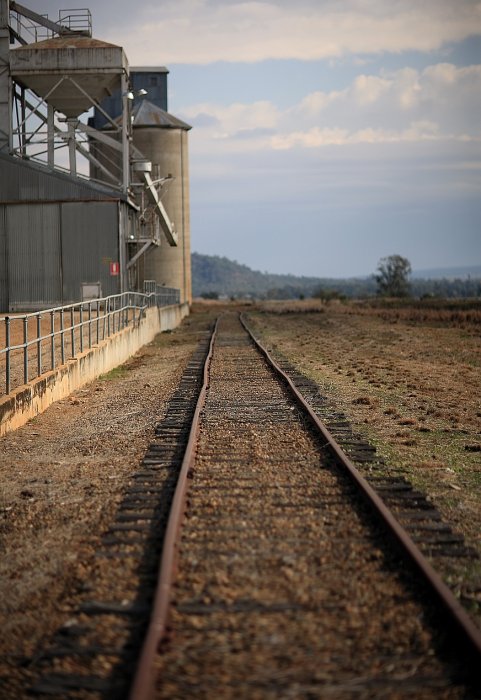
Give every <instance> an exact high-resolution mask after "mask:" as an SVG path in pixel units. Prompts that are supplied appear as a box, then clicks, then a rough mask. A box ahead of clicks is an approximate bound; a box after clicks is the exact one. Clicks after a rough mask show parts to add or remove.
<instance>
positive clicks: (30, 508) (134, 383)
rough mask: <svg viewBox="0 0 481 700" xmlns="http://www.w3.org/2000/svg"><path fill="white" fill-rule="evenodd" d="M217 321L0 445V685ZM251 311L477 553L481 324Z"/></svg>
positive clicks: (470, 585) (169, 339) (61, 596)
mask: <svg viewBox="0 0 481 700" xmlns="http://www.w3.org/2000/svg"><path fill="white" fill-rule="evenodd" d="M221 310H222V307H221V305H216V304H209V305H205V306H197V307H196V308H195V309H194V313H193V314H192V315H191V316H190V317H189V318H187V319H185V320H184V322H183V324H182V326H181V327H180V328H179V329H176V330H175V331H173V332H172V333H165V334H162V335H160V336H158V337H157V338H156V340H155V341H154V342H153V343H152V344H150V345H148V346H146V347H144V348H143V349H142V350H141V351H140V352H139V353H138V354H137V355H136V356H135V357H134V358H132V359H131V360H130V361H129V362H128V363H127V364H126V365H124V366H122V368H119V369H117V370H115V371H113V372H111V373H110V374H109V375H106V376H105V377H103V378H101V379H99V380H97V381H96V382H93V383H92V384H90V385H88V386H87V387H85V388H84V389H83V390H81V391H78V392H76V393H75V394H74V395H72V396H71V397H69V398H68V399H65V400H63V401H60V402H58V403H56V404H54V405H53V406H51V407H50V408H49V409H48V410H47V411H46V412H45V413H44V414H42V415H41V416H38V417H37V418H36V419H34V420H32V421H31V422H30V423H28V424H27V425H26V426H24V427H22V428H20V429H19V430H17V431H16V432H13V433H11V434H9V435H7V436H6V437H4V438H1V439H0V552H1V558H0V625H1V629H2V634H1V635H0V657H1V660H0V688H1V687H2V682H3V684H5V683H9V682H10V681H11V679H12V678H15V677H18V678H19V684H18V686H17V687H20V686H21V685H22V680H21V678H22V676H23V675H24V674H25V669H28V664H29V661H30V660H31V659H32V658H33V657H34V656H35V654H36V652H37V650H38V649H39V648H40V647H41V646H42V642H43V640H45V639H48V638H49V636H50V635H51V634H52V633H53V632H54V631H55V630H56V629H58V627H59V626H61V625H62V624H64V623H65V620H68V618H69V615H70V611H71V608H70V603H69V601H70V599H71V597H72V596H73V595H74V594H75V592H76V591H78V590H79V588H81V587H82V586H83V585H84V584H85V582H86V581H87V580H88V575H89V567H91V563H92V561H93V558H94V556H95V551H96V548H97V547H98V543H99V541H100V537H101V534H102V532H103V531H105V530H106V529H107V524H108V523H109V521H110V520H112V518H113V514H114V513H115V511H116V509H117V505H118V503H119V502H120V500H121V496H122V493H123V490H124V489H125V487H126V484H128V481H129V475H130V474H131V473H132V472H133V471H135V469H136V468H137V466H138V463H139V460H140V459H141V457H142V455H143V453H144V452H145V450H146V448H147V445H148V444H149V442H150V440H151V437H152V434H153V429H154V426H155V424H156V423H157V422H158V421H159V420H160V419H161V418H162V416H163V414H164V411H165V408H166V405H167V402H168V399H169V397H170V396H171V394H172V392H173V390H174V388H175V387H176V385H177V383H178V381H179V379H180V377H181V374H182V371H183V369H184V367H185V365H186V363H187V361H188V358H189V356H190V354H191V352H192V351H193V350H194V348H195V347H196V345H197V342H198V340H199V339H200V337H201V336H202V334H203V333H205V331H206V328H207V326H208V324H209V323H210V322H211V320H212V319H213V318H214V316H215V315H217V313H218V312H220V311H221ZM245 310H246V311H247V312H248V313H249V316H250V318H251V320H252V324H253V326H255V328H256V329H257V330H258V331H259V332H260V333H262V335H263V338H264V340H265V341H266V344H267V345H270V346H271V347H273V348H274V349H276V351H278V352H282V353H283V354H285V355H286V356H287V357H288V358H289V359H290V360H291V362H293V363H294V364H296V365H297V366H298V367H299V368H300V369H301V370H302V371H303V372H305V373H306V374H307V375H309V376H310V377H312V378H313V379H314V380H315V381H316V382H317V383H318V384H319V386H320V387H321V389H322V391H323V393H324V394H326V395H327V396H329V398H330V400H332V402H333V403H335V404H336V405H338V406H339V407H340V408H341V409H342V410H343V411H344V412H345V413H346V415H347V416H348V417H349V419H350V420H351V421H352V423H353V424H354V426H355V428H356V429H358V430H359V431H360V432H362V433H363V434H364V435H366V436H367V437H368V438H369V440H370V441H371V442H373V443H374V444H375V445H376V446H377V448H378V451H379V452H380V454H381V455H382V456H383V457H384V458H385V460H386V462H388V463H392V464H397V465H399V466H402V467H403V468H404V469H405V471H406V474H407V476H408V478H410V479H411V481H412V482H413V483H414V484H415V485H417V486H420V487H421V488H422V489H423V490H424V491H425V492H427V493H428V494H429V497H430V498H431V499H432V501H433V502H434V503H435V505H436V506H437V507H438V508H439V509H440V511H441V512H442V513H443V515H444V516H445V518H446V520H447V521H448V522H449V523H450V524H451V525H453V526H454V528H455V529H456V530H458V531H459V532H462V533H463V534H464V535H465V537H466V540H467V542H468V543H469V544H470V545H472V546H473V547H475V548H476V549H477V550H478V551H479V552H480V554H481V463H480V451H481V405H480V403H479V396H480V395H481V375H480V371H479V369H480V365H481V343H480V335H481V326H480V325H479V324H476V323H471V322H470V321H467V322H465V323H464V324H459V323H455V322H450V321H449V320H446V319H445V320H442V321H440V320H437V321H436V320H433V318H428V319H420V318H417V319H416V317H414V318H409V317H400V315H399V314H396V313H394V312H393V314H391V315H389V313H388V314H384V315H383V314H379V313H378V312H377V311H375V310H374V311H372V312H367V311H366V310H362V309H356V308H353V307H348V306H346V307H344V306H336V305H327V306H322V307H316V310H315V311H314V312H312V313H305V312H304V311H303V310H301V311H299V310H298V311H297V312H296V313H281V312H280V311H281V310H282V309H281V307H278V306H274V307H272V306H271V307H269V308H268V311H266V310H265V309H264V310H262V309H257V308H256V309H255V308H254V307H253V306H251V307H249V308H247V309H245ZM463 566H465V564H462V563H461V564H460V568H459V570H458V571H456V573H455V575H454V576H453V578H452V580H451V581H449V583H450V585H452V587H453V588H454V589H455V590H457V591H458V593H459V595H460V596H462V599H463V602H466V601H467V602H468V603H469V602H470V603H471V604H472V605H474V606H476V605H478V609H479V607H481V568H480V565H479V563H475V564H472V565H470V568H469V570H465V569H463ZM14 685H15V684H14ZM12 687H13V686H12ZM2 697H16V698H19V697H22V695H21V694H19V693H18V692H17V691H16V692H15V694H10V695H9V694H3V695H2Z"/></svg>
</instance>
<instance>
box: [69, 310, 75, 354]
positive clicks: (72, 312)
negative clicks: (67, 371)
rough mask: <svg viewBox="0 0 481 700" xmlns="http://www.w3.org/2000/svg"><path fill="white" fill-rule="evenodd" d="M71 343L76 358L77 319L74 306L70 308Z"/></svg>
mask: <svg viewBox="0 0 481 700" xmlns="http://www.w3.org/2000/svg"><path fill="white" fill-rule="evenodd" d="M70 341H71V343H70V344H71V346H72V358H74V357H75V317H74V311H73V306H71V307H70Z"/></svg>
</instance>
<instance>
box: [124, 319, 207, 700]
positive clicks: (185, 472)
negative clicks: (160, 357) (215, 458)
mask: <svg viewBox="0 0 481 700" xmlns="http://www.w3.org/2000/svg"><path fill="white" fill-rule="evenodd" d="M218 323H219V319H217V321H216V323H215V326H214V329H213V332H212V336H211V339H210V344H209V350H208V353H207V356H206V359H205V362H204V369H203V382H202V387H201V390H200V392H199V397H198V399H197V404H196V408H195V412H194V417H193V419H192V423H191V427H190V431H189V438H188V441H187V446H186V448H185V453H184V457H183V459H182V464H181V467H180V471H179V478H178V480H177V485H176V487H175V492H174V497H173V500H172V507H171V509H170V512H169V518H168V521H167V528H166V532H165V538H164V542H163V546H162V557H161V561H160V567H159V575H158V582H157V587H156V590H155V595H154V604H153V610H152V615H151V618H150V623H149V626H148V629H147V634H146V636H145V639H144V643H143V645H142V649H141V652H140V656H139V661H138V663H137V669H136V672H135V675H134V680H133V683H132V686H131V689H130V693H129V699H130V700H148V699H149V698H152V697H153V693H154V683H155V676H154V672H153V665H154V664H153V662H154V659H155V656H156V654H157V651H158V648H159V644H160V642H161V641H162V639H163V638H164V637H165V634H166V631H167V620H168V615H169V604H170V598H171V591H172V586H173V583H174V579H175V571H176V565H177V550H178V543H179V535H180V529H181V525H182V520H183V517H184V512H185V499H186V495H187V491H188V482H189V474H190V470H191V468H192V465H193V462H194V459H195V453H196V449H197V438H198V434H199V427H200V415H201V412H202V410H203V408H204V405H205V399H206V395H207V390H208V388H209V381H210V365H211V360H212V355H213V352H214V342H215V339H216V335H217V327H218Z"/></svg>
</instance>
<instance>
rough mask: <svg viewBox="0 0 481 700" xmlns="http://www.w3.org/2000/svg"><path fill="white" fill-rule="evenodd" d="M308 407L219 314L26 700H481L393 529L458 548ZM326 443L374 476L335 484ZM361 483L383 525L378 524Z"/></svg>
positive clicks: (460, 649)
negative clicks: (94, 572)
mask: <svg viewBox="0 0 481 700" xmlns="http://www.w3.org/2000/svg"><path fill="white" fill-rule="evenodd" d="M205 360H207V363H206V365H205V366H204V362H205ZM283 371H284V376H283V375H282V372H283ZM286 371H287V372H288V374H289V377H288V376H286V375H285V372H286ZM279 373H281V374H279ZM291 377H292V379H293V380H294V381H292V379H291ZM289 382H291V384H292V385H291V386H289ZM294 384H295V386H294ZM296 387H297V389H296ZM299 390H300V391H301V393H302V394H303V395H306V396H307V397H308V398H309V402H310V404H312V405H313V406H314V408H315V411H314V410H313V409H312V408H311V409H308V410H307V412H306V409H305V408H303V407H301V405H300V404H299V402H298V399H299V397H296V396H295V392H296V391H297V392H299ZM199 392H200V396H199ZM196 401H197V404H196ZM316 402H318V398H316V392H315V387H313V386H312V385H311V384H309V383H308V382H306V380H305V378H303V377H302V376H301V375H296V373H295V371H294V370H293V368H291V367H288V366H286V365H283V367H282V368H281V367H279V366H277V369H276V370H273V368H272V366H271V365H270V363H269V361H268V359H267V358H266V357H265V354H264V353H263V349H262V347H260V348H257V347H256V346H255V344H254V342H253V340H252V338H251V337H250V336H249V334H248V332H247V330H246V329H245V327H244V326H243V325H242V323H241V321H240V319H239V318H238V317H237V315H234V314H226V315H225V316H224V317H222V318H221V319H220V321H219V323H218V327H217V330H216V335H215V341H214V339H213V340H212V341H211V345H210V349H209V339H208V338H207V337H206V339H205V340H204V341H202V343H201V344H200V345H199V348H198V350H197V352H196V353H195V354H194V356H193V357H192V360H191V362H190V363H189V366H188V367H187V370H186V372H185V373H184V376H183V379H182V382H181V384H180V386H179V388H178V390H177V391H176V393H175V394H174V396H173V397H172V399H171V401H170V403H169V408H168V411H167V414H166V417H165V419H164V420H163V421H162V422H161V423H160V424H159V426H158V427H157V429H156V436H155V439H154V440H153V442H152V444H151V446H150V448H149V450H148V451H147V453H146V455H145V457H144V459H143V461H142V464H141V465H140V467H139V469H138V470H137V471H136V472H135V473H134V474H133V475H132V479H131V486H130V488H129V490H128V491H127V492H126V493H125V497H124V500H123V502H122V504H121V506H120V508H119V511H118V514H117V519H116V521H115V522H114V523H112V525H111V527H110V528H109V531H108V532H106V533H105V535H104V537H103V548H102V550H101V551H99V552H98V558H99V559H100V560H104V561H105V560H106V561H108V562H111V565H112V568H113V569H114V570H115V571H118V575H117V576H116V583H115V585H112V583H111V582H108V581H105V582H104V584H103V585H102V581H97V582H96V585H94V583H93V582H92V586H91V588H90V589H89V590H87V591H86V592H85V594H84V596H83V600H82V603H81V605H80V606H79V609H78V614H77V615H76V616H75V618H74V620H73V621H72V620H71V621H69V623H68V624H66V626H65V628H63V629H61V630H59V633H58V635H56V637H55V639H54V640H52V642H51V644H50V647H48V648H46V649H45V650H44V652H43V653H42V654H41V656H40V658H39V659H38V660H37V662H36V665H35V668H34V669H33V676H34V677H36V680H35V682H34V683H33V684H32V687H31V689H30V691H31V693H33V694H35V695H37V696H40V697H42V698H43V697H52V696H57V697H61V698H69V699H70V698H71V699H72V700H73V699H77V698H79V699H80V698H89V699H90V698H115V700H119V699H120V698H126V697H130V699H131V700H143V699H144V698H151V697H152V698H156V699H160V698H169V699H170V700H173V699H175V698H179V699H182V700H184V698H209V699H210V698H222V699H227V698H234V697H235V698H245V699H249V700H251V699H252V700H256V699H257V698H259V699H262V700H268V699H270V698H276V699H277V698H330V697H333V698H351V697H352V698H381V697H382V698H416V699H418V698H436V699H438V698H440V699H442V698H446V699H448V698H449V699H450V700H451V699H454V698H476V697H481V694H480V693H479V688H478V687H477V686H476V683H479V668H480V667H481V666H480V660H481V641H480V635H479V632H478V631H477V629H476V628H475V627H474V625H473V624H472V622H471V621H470V620H469V619H468V618H467V616H466V614H465V613H463V611H462V610H461V609H460V608H459V606H458V605H457V603H456V601H455V600H454V599H453V597H452V596H450V594H449V591H446V590H445V588H444V586H443V584H442V583H441V582H440V580H439V579H438V578H437V576H436V574H434V572H432V570H431V569H430V567H429V566H427V567H426V566H425V560H424V557H423V556H422V554H421V553H420V551H419V550H418V549H414V550H413V551H414V555H413V553H412V552H411V554H410V555H409V556H408V555H407V554H406V553H405V551H404V545H405V544H406V543H405V542H404V540H405V539H407V540H408V541H410V538H409V537H408V536H407V534H406V532H405V530H402V531H401V534H400V533H399V532H397V531H396V530H397V528H398V525H397V520H401V521H402V522H403V524H404V526H405V528H407V530H409V532H410V533H411V538H414V539H418V540H421V541H420V545H421V548H422V549H423V550H424V552H425V553H433V552H434V553H437V554H438V555H440V556H441V555H444V556H458V555H459V556H461V555H462V554H463V552H464V553H465V550H464V549H463V547H464V545H463V543H462V542H459V541H458V540H457V539H456V537H455V536H452V533H451V532H450V530H449V528H448V529H446V525H445V524H444V523H442V522H441V521H440V519H439V518H438V516H437V512H436V511H435V510H434V509H433V508H432V506H431V505H430V504H429V503H428V502H427V501H426V500H425V499H424V500H423V498H424V497H423V496H422V494H418V493H416V492H415V491H413V489H412V488H411V487H410V485H409V484H407V483H406V482H404V481H403V480H402V478H400V476H399V475H397V474H395V473H393V474H392V475H390V476H389V475H388V476H386V473H385V470H384V469H383V470H382V473H383V476H382V477H381V476H379V474H378V471H377V467H379V463H378V459H377V457H376V455H375V454H373V452H372V449H371V448H369V446H366V445H363V444H362V443H360V442H359V441H358V440H356V439H355V437H354V436H353V434H352V432H351V431H350V428H349V426H348V425H347V423H346V422H345V421H344V419H343V417H342V416H339V415H337V414H335V413H332V411H329V409H328V407H326V406H325V405H323V404H322V401H321V402H320V403H316ZM309 410H310V413H309ZM318 414H325V415H323V418H325V419H326V421H327V423H328V424H329V429H330V432H327V430H326V428H325V426H324V424H321V425H319V418H318ZM332 434H335V436H336V440H339V441H340V442H343V443H344V445H343V447H344V449H345V450H348V451H350V452H351V458H352V459H356V460H358V461H359V462H361V463H362V464H364V465H366V464H367V465H369V466H368V472H369V475H370V476H369V483H367V482H365V481H364V479H363V478H362V477H360V476H359V475H358V474H357V471H356V473H354V478H353V473H352V472H353V465H352V462H351V461H350V460H349V459H348V460H347V464H348V470H347V472H346V465H345V464H344V465H341V461H342V460H344V462H346V459H345V456H343V454H341V451H340V449H339V448H338V446H337V443H336V442H335V441H334V440H333V438H332ZM350 472H351V473H350ZM369 484H370V485H369ZM372 486H374V487H375V488H376V492H377V493H380V494H382V495H383V497H384V499H385V500H386V502H388V503H389V506H390V507H391V508H392V509H393V510H394V511H395V512H396V520H395V519H394V518H393V516H392V515H391V513H390V511H388V512H387V513H383V514H382V516H380V515H379V514H378V513H377V512H376V511H375V509H374V510H373V506H372V505H371V503H370V499H371V497H372V496H374V500H375V501H376V500H378V496H377V495H376V494H373V493H371V491H372V488H371V487H372ZM360 487H361V488H360ZM378 505H379V504H378ZM383 508H384V506H383V505H382V504H381V510H383ZM386 520H387V524H386ZM410 546H411V545H410V544H409V542H408V549H409V548H410ZM160 555H162V563H161V567H160V571H159V572H157V569H158V564H157V558H158V557H159V556H160ZM413 556H414V559H413ZM100 570H101V571H104V570H105V567H101V568H100ZM157 573H158V574H159V575H158V576H157ZM426 575H427V578H426ZM152 603H153V612H151V610H152ZM149 620H150V623H149ZM142 640H143V641H142ZM139 649H141V652H140V655H139V654H138V652H139ZM132 679H133V680H132Z"/></svg>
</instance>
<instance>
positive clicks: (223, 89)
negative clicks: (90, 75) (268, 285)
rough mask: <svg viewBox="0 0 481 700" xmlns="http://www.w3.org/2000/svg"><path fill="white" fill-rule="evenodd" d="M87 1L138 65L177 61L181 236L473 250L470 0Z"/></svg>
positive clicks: (427, 263) (442, 254) (287, 249)
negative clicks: (185, 209) (186, 200)
mask: <svg viewBox="0 0 481 700" xmlns="http://www.w3.org/2000/svg"><path fill="white" fill-rule="evenodd" d="M24 4H26V5H28V6H29V7H31V8H32V9H35V10H36V11H38V12H48V13H49V16H50V17H51V18H52V19H56V18H57V16H58V14H57V13H58V9H59V7H62V9H64V8H65V7H68V5H69V3H68V2H65V0H64V2H63V3H60V4H59V2H58V0H31V1H30V2H27V0H26V2H25V3H24ZM84 4H85V5H86V6H88V7H89V8H90V10H91V12H92V18H93V34H94V36H95V37H96V38H99V39H103V40H105V41H110V42H112V43H114V44H118V45H121V46H123V47H124V49H125V52H126V54H127V58H128V61H129V63H130V65H131V66H141V65H146V66H166V67H167V68H168V69H169V71H170V73H169V76H168V81H169V82H168V85H169V112H170V113H172V114H174V115H175V116H177V117H179V118H181V119H183V120H184V121H186V122H188V123H189V124H190V125H192V127H193V129H192V131H190V132H189V152H190V178H191V180H190V198H191V242H192V250H194V251H196V252H199V253H204V254H208V255H220V256H226V257H228V258H230V259H231V260H237V261H238V262H239V263H243V264H246V265H248V266H249V267H251V268H253V269H256V270H262V271H268V272H272V273H292V274H295V275H308V276H318V277H350V276H357V275H359V276H361V275H369V274H371V273H373V272H374V271H375V270H376V267H377V265H378V263H379V260H380V259H381V258H383V257H385V256H389V255H392V254H399V255H402V256H404V257H406V258H408V260H409V261H410V262H411V265H412V268H413V269H414V270H419V269H423V270H424V269H430V268H439V267H453V266H466V265H480V264H481V119H480V117H481V3H480V2H477V1H476V0H296V2H295V3H294V2H292V0H289V1H288V0H264V1H263V2H258V1H255V0H254V1H245V2H240V1H237V0H175V2H170V3H167V2H162V0H152V1H150V0H136V2H132V1H131V0H116V1H115V2H114V1H113V0H111V1H109V0H90V2H88V0H87V2H86V3H84ZM74 5H75V3H73V4H72V6H74ZM77 5H78V3H77ZM77 5H75V6H77Z"/></svg>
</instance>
